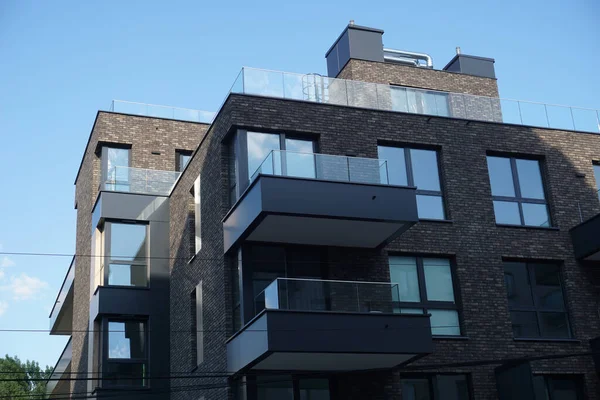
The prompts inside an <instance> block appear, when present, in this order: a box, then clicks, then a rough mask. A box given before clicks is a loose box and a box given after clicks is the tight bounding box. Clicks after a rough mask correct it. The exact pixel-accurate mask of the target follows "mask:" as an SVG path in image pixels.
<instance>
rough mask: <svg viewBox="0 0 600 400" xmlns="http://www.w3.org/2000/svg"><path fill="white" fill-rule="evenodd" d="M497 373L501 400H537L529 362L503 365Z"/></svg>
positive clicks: (498, 368) (497, 385)
mask: <svg viewBox="0 0 600 400" xmlns="http://www.w3.org/2000/svg"><path fill="white" fill-rule="evenodd" d="M495 373H496V387H497V389H498V399H499V400H535V399H536V397H535V391H534V388H533V374H532V373H531V366H530V365H529V363H528V362H523V363H518V364H511V365H502V366H500V367H497V368H496V370H495ZM539 400H542V399H539Z"/></svg>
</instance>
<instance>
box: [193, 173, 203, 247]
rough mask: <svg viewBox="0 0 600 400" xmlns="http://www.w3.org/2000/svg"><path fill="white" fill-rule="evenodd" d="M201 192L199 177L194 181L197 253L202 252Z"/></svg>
mask: <svg viewBox="0 0 600 400" xmlns="http://www.w3.org/2000/svg"><path fill="white" fill-rule="evenodd" d="M200 190H201V187H200V177H198V178H196V180H195V181H194V235H195V241H194V243H195V250H196V253H198V252H199V251H200V250H202V204H201V195H202V193H201V192H200Z"/></svg>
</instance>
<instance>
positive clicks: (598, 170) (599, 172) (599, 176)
mask: <svg viewBox="0 0 600 400" xmlns="http://www.w3.org/2000/svg"><path fill="white" fill-rule="evenodd" d="M594 177H596V193H598V198H600V164H594Z"/></svg>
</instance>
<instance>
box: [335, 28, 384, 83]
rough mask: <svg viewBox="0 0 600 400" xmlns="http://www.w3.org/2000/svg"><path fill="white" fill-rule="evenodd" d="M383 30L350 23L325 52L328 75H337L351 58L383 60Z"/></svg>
mask: <svg viewBox="0 0 600 400" xmlns="http://www.w3.org/2000/svg"><path fill="white" fill-rule="evenodd" d="M382 36H383V31H382V30H379V29H374V28H368V27H364V26H359V25H348V26H347V27H346V28H345V29H344V31H343V32H342V34H341V35H340V36H339V37H338V38H337V40H336V41H335V42H334V44H333V45H332V46H331V47H330V48H329V50H328V51H327V53H326V54H325V58H326V59H327V75H328V76H329V77H336V76H337V75H338V74H339V73H340V71H341V70H342V68H344V66H345V65H346V63H347V62H348V60H350V59H351V58H355V59H359V60H366V61H377V62H383V38H382Z"/></svg>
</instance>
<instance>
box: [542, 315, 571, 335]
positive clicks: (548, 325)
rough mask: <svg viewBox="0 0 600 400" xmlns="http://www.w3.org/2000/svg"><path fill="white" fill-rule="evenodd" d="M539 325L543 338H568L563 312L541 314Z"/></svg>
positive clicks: (567, 325)
mask: <svg viewBox="0 0 600 400" xmlns="http://www.w3.org/2000/svg"><path fill="white" fill-rule="evenodd" d="M540 324H541V325H542V326H541V330H542V336H543V337H548V338H568V337H569V336H570V335H569V324H568V322H567V314H566V313H564V312H562V313H553V312H541V313H540Z"/></svg>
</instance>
